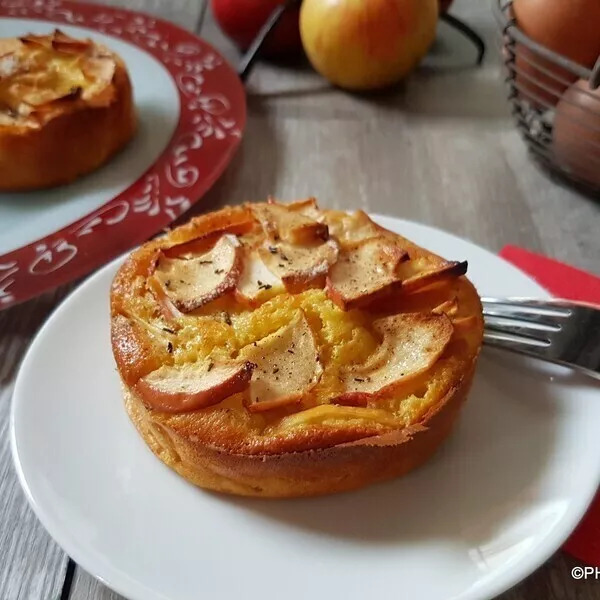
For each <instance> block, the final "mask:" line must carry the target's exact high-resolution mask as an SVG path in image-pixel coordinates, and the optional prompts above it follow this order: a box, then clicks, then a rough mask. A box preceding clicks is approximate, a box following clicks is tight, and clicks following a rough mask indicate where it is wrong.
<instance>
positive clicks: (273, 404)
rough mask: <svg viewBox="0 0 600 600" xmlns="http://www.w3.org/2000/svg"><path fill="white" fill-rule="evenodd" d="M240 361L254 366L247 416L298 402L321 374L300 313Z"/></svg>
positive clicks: (245, 351)
mask: <svg viewBox="0 0 600 600" xmlns="http://www.w3.org/2000/svg"><path fill="white" fill-rule="evenodd" d="M240 358H242V359H243V360H246V361H249V362H252V363H254V364H256V368H255V369H254V372H253V373H252V380H251V381H250V400H249V404H248V410H249V411H251V412H261V411H265V410H270V409H273V408H278V407H281V406H286V405H288V404H295V403H297V402H299V401H300V400H301V399H302V397H303V396H304V395H305V394H306V393H307V392H308V391H309V390H310V389H311V388H312V387H313V386H314V385H315V384H316V383H317V382H318V381H319V379H320V377H321V373H322V372H323V367H322V366H321V362H320V360H319V351H318V347H317V343H316V341H315V337H314V335H313V332H312V330H311V328H310V326H309V324H308V321H307V320H306V317H305V315H304V313H303V312H302V311H299V312H298V315H297V316H296V317H295V318H294V319H293V320H292V321H291V322H290V323H288V324H287V325H285V326H284V327H282V328H281V329H278V330H277V331H276V332H274V333H272V334H271V335H268V336H267V337H265V338H263V339H262V340H260V341H259V342H255V343H254V344H251V345H250V346H246V348H244V349H243V350H242V351H241V352H240Z"/></svg>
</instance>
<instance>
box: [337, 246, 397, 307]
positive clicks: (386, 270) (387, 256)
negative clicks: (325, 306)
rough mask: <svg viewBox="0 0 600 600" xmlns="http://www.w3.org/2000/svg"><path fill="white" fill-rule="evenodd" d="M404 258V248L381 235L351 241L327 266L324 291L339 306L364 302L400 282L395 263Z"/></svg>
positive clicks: (381, 295) (369, 300)
mask: <svg viewBox="0 0 600 600" xmlns="http://www.w3.org/2000/svg"><path fill="white" fill-rule="evenodd" d="M407 259H408V254H406V252H405V251H403V250H401V249H399V248H398V247H397V246H396V245H394V244H393V243H392V242H390V241H388V240H387V239H385V238H382V237H377V238H371V239H368V240H365V241H363V242H360V243H358V244H355V245H352V246H350V247H349V248H347V249H345V250H342V252H341V253H340V256H339V258H338V261H337V262H336V263H335V264H334V265H333V266H332V267H331V270H330V272H329V276H328V277H327V285H326V291H327V295H328V296H329V298H330V299H331V300H332V301H333V302H335V303H336V304H337V305H338V306H339V307H340V308H341V309H342V310H350V309H353V308H358V307H363V306H366V305H368V304H370V303H371V302H373V301H374V300H377V299H381V298H382V297H384V296H386V295H388V294H389V293H390V292H391V291H393V289H394V287H395V286H397V285H398V284H399V283H400V279H399V278H398V275H397V269H398V265H400V264H401V263H402V262H404V261H405V260H407Z"/></svg>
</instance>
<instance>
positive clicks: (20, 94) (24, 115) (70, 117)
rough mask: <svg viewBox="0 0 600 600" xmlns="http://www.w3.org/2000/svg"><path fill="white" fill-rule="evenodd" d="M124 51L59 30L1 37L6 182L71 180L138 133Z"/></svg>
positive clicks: (0, 120) (0, 130)
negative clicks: (18, 36)
mask: <svg viewBox="0 0 600 600" xmlns="http://www.w3.org/2000/svg"><path fill="white" fill-rule="evenodd" d="M135 127H136V116H135V107H134V103H133V92H132V87H131V82H130V79H129V75H128V73H127V68H126V66H125V64H124V62H123V61H122V60H121V58H120V57H119V56H118V55H117V54H115V53H114V52H112V51H111V50H109V49H108V48H106V47H105V46H103V45H101V44H97V43H95V42H93V41H92V40H89V39H76V38H72V37H70V36H68V35H66V34H64V33H63V32H61V31H60V30H55V31H54V32H53V33H51V34H48V35H26V36H23V37H21V38H5V39H0V190H1V191H18V190H32V189H37V188H45V187H51V186H56V185H60V184H64V183H69V182H71V181H73V180H74V179H76V178H77V177H79V176H81V175H84V174H86V173H89V172H90V171H93V170H95V169H97V168H98V167H100V166H101V165H102V164H104V163H105V162H106V161H107V160H109V159H110V158H111V157H112V156H113V155H114V154H115V153H116V152H118V151H119V150H120V149H121V148H122V147H123V146H124V145H125V144H126V143H127V142H128V141H129V140H130V139H131V137H132V136H133V135H134V133H135Z"/></svg>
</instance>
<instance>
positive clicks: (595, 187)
mask: <svg viewBox="0 0 600 600" xmlns="http://www.w3.org/2000/svg"><path fill="white" fill-rule="evenodd" d="M512 3H513V0H494V12H495V14H496V18H497V21H498V23H499V25H500V27H501V33H502V54H503V58H504V64H505V67H506V69H505V70H506V75H507V77H506V82H507V84H508V90H509V93H508V100H509V102H510V104H511V111H512V114H513V116H514V118H515V122H516V125H517V128H518V129H519V131H520V133H521V135H522V137H523V139H524V140H525V143H526V144H527V147H528V148H529V152H530V153H531V155H532V156H533V158H534V159H535V160H536V161H537V162H538V163H540V164H541V166H543V167H544V168H545V169H546V170H548V171H549V172H550V173H551V174H553V175H555V176H557V177H560V178H561V179H562V180H564V181H568V182H569V183H571V184H572V185H574V186H576V187H578V188H580V189H582V190H583V191H585V192H588V193H591V194H592V195H593V196H600V90H599V89H598V88H599V86H600V57H599V58H598V61H597V62H596V65H595V67H594V68H593V69H591V70H590V69H587V68H585V67H583V66H582V65H579V64H577V63H575V62H573V61H571V60H569V59H568V58H566V57H564V56H562V55H560V54H557V53H556V52H553V51H551V50H549V49H548V48H546V47H544V46H542V45H540V44H538V43H536V42H535V41H533V40H532V39H530V38H529V37H527V36H526V35H525V34H524V33H523V32H522V31H521V30H520V29H519V26H518V24H517V22H516V21H515V19H514V16H513V11H512ZM599 35H600V34H599Z"/></svg>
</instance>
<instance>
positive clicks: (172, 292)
mask: <svg viewBox="0 0 600 600" xmlns="http://www.w3.org/2000/svg"><path fill="white" fill-rule="evenodd" d="M241 251H242V247H241V245H240V243H239V242H238V240H237V238H236V237H235V236H233V235H230V234H225V235H222V236H221V237H220V238H219V241H218V242H217V243H216V244H215V245H214V247H213V248H212V250H210V251H209V252H207V253H206V254H202V255H200V256H197V257H194V258H190V259H187V260H186V259H181V258H169V257H167V256H164V255H162V256H160V258H159V259H158V262H157V264H156V268H155V271H154V274H153V276H152V278H154V280H155V281H156V282H158V283H159V284H160V286H161V288H162V290H163V291H164V295H166V296H167V297H168V298H169V300H170V301H171V302H172V303H173V305H174V306H175V307H176V308H177V309H178V310H180V311H182V312H184V313H187V312H190V311H192V310H195V309H196V308H199V307H200V306H203V305H204V304H206V303H208V302H211V301H212V300H215V299H216V298H218V297H219V296H222V295H223V294H226V293H227V292H229V291H231V290H233V289H234V288H235V286H236V284H237V281H238V278H239V276H240V269H241ZM152 278H151V279H152ZM149 285H150V286H151V287H152V289H153V290H154V291H155V293H156V291H157V290H156V283H151V282H150V281H149ZM158 300H159V302H160V298H158Z"/></svg>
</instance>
